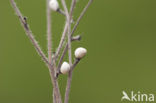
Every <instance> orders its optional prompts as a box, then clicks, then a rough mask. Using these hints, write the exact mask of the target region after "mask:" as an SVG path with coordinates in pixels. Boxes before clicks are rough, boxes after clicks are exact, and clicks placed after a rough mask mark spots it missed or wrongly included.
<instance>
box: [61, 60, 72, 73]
mask: <svg viewBox="0 0 156 103" xmlns="http://www.w3.org/2000/svg"><path fill="white" fill-rule="evenodd" d="M60 71H61V73H62V74H67V73H68V72H69V71H70V65H69V63H68V62H63V64H62V66H61V68H60Z"/></svg>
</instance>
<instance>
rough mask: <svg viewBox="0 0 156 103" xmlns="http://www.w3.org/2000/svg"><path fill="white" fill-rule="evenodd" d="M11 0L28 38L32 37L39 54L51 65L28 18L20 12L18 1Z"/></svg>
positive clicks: (31, 39)
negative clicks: (29, 24)
mask: <svg viewBox="0 0 156 103" xmlns="http://www.w3.org/2000/svg"><path fill="white" fill-rule="evenodd" d="M10 1H11V4H12V7H13V9H14V10H15V12H16V14H17V16H18V17H19V20H20V22H21V24H22V26H23V28H24V30H25V32H26V34H27V36H28V38H29V39H30V41H31V42H32V44H33V46H34V47H35V49H36V51H37V52H38V54H39V55H40V56H41V58H42V59H43V61H44V62H45V63H46V64H47V65H51V64H50V63H49V62H48V59H47V58H46V56H45V54H44V53H43V51H42V50H41V48H40V46H39V44H38V43H37V41H36V40H35V38H34V36H33V34H32V32H31V30H30V28H29V26H28V24H27V22H26V18H24V17H23V16H22V14H21V12H20V10H19V9H18V8H17V6H16V3H15V1H14V0H10Z"/></svg>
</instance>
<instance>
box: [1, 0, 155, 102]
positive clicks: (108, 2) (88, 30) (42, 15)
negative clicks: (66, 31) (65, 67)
mask: <svg viewBox="0 0 156 103" xmlns="http://www.w3.org/2000/svg"><path fill="white" fill-rule="evenodd" d="M15 1H16V2H17V5H18V7H19V8H20V10H21V11H22V13H23V15H24V16H26V17H28V23H29V24H30V27H31V29H32V31H33V33H34V35H35V38H36V39H37V40H38V42H39V44H40V45H41V47H42V49H43V51H44V52H45V53H46V54H47V49H46V2H45V0H15ZM66 1H67V4H68V7H69V5H70V1H71V0H66ZM87 1H88V0H79V2H78V3H77V5H76V9H75V12H74V15H75V16H74V19H75V20H76V18H77V17H78V16H79V14H80V12H81V11H82V9H83V7H84V6H85V4H86V3H87ZM59 2H60V0H59ZM155 11H156V1H155V0H94V2H93V4H92V5H91V6H90V8H89V9H88V11H87V13H86V15H85V16H84V17H83V19H82V21H81V23H80V25H79V26H78V29H77V31H76V32H75V35H77V34H82V35H83V37H82V41H81V42H74V43H73V45H72V49H73V51H74V49H75V48H77V47H79V46H83V47H85V48H87V49H88V54H87V56H86V57H85V58H84V59H83V60H82V61H81V62H80V64H79V65H78V66H77V67H76V68H75V71H74V75H73V81H72V88H71V93H70V103H128V102H126V101H125V102H121V97H122V91H123V90H125V91H126V92H127V93H130V91H132V90H133V91H135V92H137V91H140V92H141V93H153V94H155V93H156V91H155V90H156V81H155V78H156V12H155ZM64 20H65V18H64V17H63V16H62V15H60V14H57V13H55V12H53V13H52V27H53V29H52V30H53V31H52V32H53V35H54V36H53V48H54V50H55V49H56V47H57V45H58V42H59V40H60V37H61V33H62V30H63V26H64V24H65V23H64ZM66 77H67V76H66V75H64V76H60V79H59V84H60V89H61V93H62V97H64V92H65V85H66ZM51 93H52V88H51V82H50V77H49V73H48V69H47V67H46V66H45V64H44V63H43V62H42V60H41V58H40V57H39V56H38V54H37V53H36V51H35V49H34V48H33V46H32V45H31V43H30V41H29V39H28V38H27V36H26V35H25V32H24V30H23V28H22V27H21V25H20V22H19V20H18V18H17V16H16V15H15V13H14V11H13V9H12V7H11V5H10V2H9V0H0V103H51V101H52V96H51Z"/></svg>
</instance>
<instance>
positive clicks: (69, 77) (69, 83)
mask: <svg viewBox="0 0 156 103" xmlns="http://www.w3.org/2000/svg"><path fill="white" fill-rule="evenodd" d="M92 1H93V0H90V1H89V2H88V4H87V5H86V7H85V8H84V9H83V11H82V13H81V14H80V16H79V18H78V20H77V22H76V24H75V26H74V28H73V30H72V32H71V34H70V37H72V35H73V34H74V32H75V30H76V28H77V26H78V24H79V22H80V20H81V19H82V17H83V16H84V14H85V12H86V10H87V9H88V7H89V6H90V4H91V3H92ZM70 41H71V39H70ZM69 46H70V45H69V43H68V44H66V47H65V48H69ZM65 50H66V49H65ZM63 53H66V51H64V52H63ZM72 68H73V67H72ZM72 68H71V70H70V71H69V75H68V79H67V86H66V92H65V103H68V100H69V92H70V88H71V81H72V73H73V69H72Z"/></svg>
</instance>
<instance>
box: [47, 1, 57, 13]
mask: <svg viewBox="0 0 156 103" xmlns="http://www.w3.org/2000/svg"><path fill="white" fill-rule="evenodd" d="M49 7H50V8H51V9H52V10H54V11H57V10H58V9H59V3H58V1H57V0H50V2H49Z"/></svg>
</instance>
